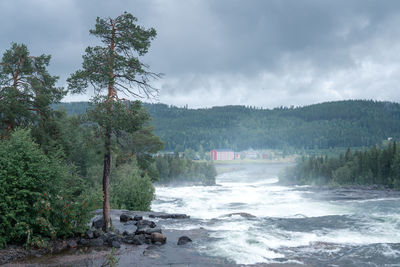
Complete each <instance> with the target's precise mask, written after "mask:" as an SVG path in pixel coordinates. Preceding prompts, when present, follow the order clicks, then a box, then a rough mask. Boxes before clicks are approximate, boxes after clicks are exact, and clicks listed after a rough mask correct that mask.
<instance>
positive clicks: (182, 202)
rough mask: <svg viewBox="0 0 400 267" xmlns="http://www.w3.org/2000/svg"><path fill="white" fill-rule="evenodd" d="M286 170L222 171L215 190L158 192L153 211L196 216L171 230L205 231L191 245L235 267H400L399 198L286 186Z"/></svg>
mask: <svg viewBox="0 0 400 267" xmlns="http://www.w3.org/2000/svg"><path fill="white" fill-rule="evenodd" d="M286 166H287V165H285V164H254V165H224V166H221V165H220V166H218V170H219V175H218V176H217V185H216V186H183V187H157V188H156V199H155V200H154V201H153V203H152V210H155V211H161V212H168V213H186V214H188V215H190V216H191V219H190V220H182V221H171V223H169V224H167V225H166V226H165V228H166V229H171V230H174V229H175V230H193V229H206V230H207V231H208V237H207V238H206V239H202V240H197V241H196V240H194V242H193V247H194V248H195V249H196V250H197V251H199V252H200V253H202V254H203V255H207V256H212V257H221V258H224V259H226V260H227V261H229V262H232V263H237V264H256V263H288V264H291V263H293V264H296V263H297V264H305V265H313V266H321V265H324V266H329V265H330V266H335V265H340V266H343V265H346V266H384V265H386V266H400V205H399V204H400V194H399V192H394V191H379V190H363V189H356V188H353V189H349V188H346V189H345V188H343V189H315V188H312V187H308V186H281V185H279V184H278V183H277V182H278V173H279V172H280V171H281V170H282V169H283V168H284V167H286ZM239 212H242V213H247V214H251V215H254V216H256V217H252V216H241V215H240V214H239V215H231V214H232V213H239Z"/></svg>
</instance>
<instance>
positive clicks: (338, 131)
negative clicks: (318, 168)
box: [57, 100, 400, 151]
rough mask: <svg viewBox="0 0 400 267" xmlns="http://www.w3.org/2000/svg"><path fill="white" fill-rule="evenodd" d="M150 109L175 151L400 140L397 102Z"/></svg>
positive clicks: (75, 109) (78, 108)
mask: <svg viewBox="0 0 400 267" xmlns="http://www.w3.org/2000/svg"><path fill="white" fill-rule="evenodd" d="M144 106H145V107H146V108H147V109H148V111H149V113H150V115H151V117H152V124H153V126H154V127H155V134H156V135H158V136H160V137H161V139H162V140H163V141H164V142H165V150H170V151H171V150H178V151H184V150H185V149H194V150H197V151H201V150H210V149H213V148H231V149H234V150H238V151H240V150H245V149H248V148H253V149H257V148H273V149H285V148H296V149H314V148H319V149H326V148H333V147H362V146H364V147H365V146H367V147H369V146H372V145H374V144H377V143H381V142H382V140H385V139H387V138H389V137H392V138H394V139H398V138H399V137H400V105H399V104H398V103H392V102H379V101H367V100H348V101H337V102H326V103H321V104H315V105H310V106H305V107H296V108H295V107H290V108H287V107H279V108H275V109H259V108H254V107H245V106H224V107H213V108H205V109H188V108H178V107H174V106H168V105H165V104H145V105H144ZM87 107H88V103H87V102H75V103H62V104H60V105H59V106H58V107H57V108H64V109H65V110H66V111H67V112H68V113H69V114H80V113H84V112H85V111H86V109H87Z"/></svg>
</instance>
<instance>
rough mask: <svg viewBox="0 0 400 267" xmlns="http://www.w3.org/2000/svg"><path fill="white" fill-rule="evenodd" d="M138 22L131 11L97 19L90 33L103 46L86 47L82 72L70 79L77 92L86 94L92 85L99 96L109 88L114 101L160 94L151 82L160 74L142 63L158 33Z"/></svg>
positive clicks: (72, 87) (70, 84)
mask: <svg viewBox="0 0 400 267" xmlns="http://www.w3.org/2000/svg"><path fill="white" fill-rule="evenodd" d="M136 22H137V18H135V17H134V16H133V15H132V14H130V13H127V12H125V13H123V14H121V15H120V16H118V17H116V18H115V19H113V18H106V19H102V18H99V17H98V18H97V19H96V24H95V28H94V29H92V30H90V34H91V35H93V36H95V37H97V38H99V39H100V41H101V42H102V44H103V46H95V47H87V48H86V50H85V55H83V63H82V69H81V70H78V71H76V72H75V73H74V74H72V75H71V77H70V78H69V79H68V80H67V81H68V87H69V88H70V89H71V91H72V92H73V93H82V92H85V91H86V90H87V88H88V85H89V84H90V85H92V86H93V87H94V89H95V92H96V94H101V92H102V91H103V90H104V89H106V88H108V90H109V92H108V97H110V98H113V97H114V96H116V95H117V94H118V93H119V92H124V93H125V94H127V95H132V96H134V97H140V98H141V97H147V96H149V95H152V94H153V93H156V92H157V90H156V89H154V88H153V87H151V86H150V85H149V84H148V82H149V80H150V79H151V78H157V77H159V74H155V73H152V72H150V71H148V66H147V65H146V64H144V63H142V62H140V61H139V57H141V56H144V55H145V54H146V53H147V52H148V49H149V47H150V43H151V41H152V40H153V39H154V38H155V36H156V31H155V30H154V29H153V28H150V29H145V28H144V27H142V26H139V25H137V24H136ZM111 88H112V91H113V92H110V89H111ZM112 94H115V95H112Z"/></svg>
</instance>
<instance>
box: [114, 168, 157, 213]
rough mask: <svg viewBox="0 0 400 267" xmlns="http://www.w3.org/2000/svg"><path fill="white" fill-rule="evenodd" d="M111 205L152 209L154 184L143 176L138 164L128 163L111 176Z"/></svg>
mask: <svg viewBox="0 0 400 267" xmlns="http://www.w3.org/2000/svg"><path fill="white" fill-rule="evenodd" d="M110 187H111V206H112V207H113V208H116V209H128V210H142V211H148V210H150V205H151V201H152V200H153V199H154V186H153V184H152V182H151V180H150V178H149V177H148V176H147V175H145V176H143V177H142V175H141V171H140V170H139V168H138V167H137V166H136V164H132V163H131V164H126V165H125V166H122V167H120V168H119V169H117V170H116V171H115V172H114V174H113V175H112V177H111V184H110Z"/></svg>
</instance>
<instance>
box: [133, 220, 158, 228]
mask: <svg viewBox="0 0 400 267" xmlns="http://www.w3.org/2000/svg"><path fill="white" fill-rule="evenodd" d="M136 225H137V226H138V227H139V226H143V225H148V226H150V227H151V228H154V227H156V223H155V222H153V221H149V220H139V221H137V223H136Z"/></svg>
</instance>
